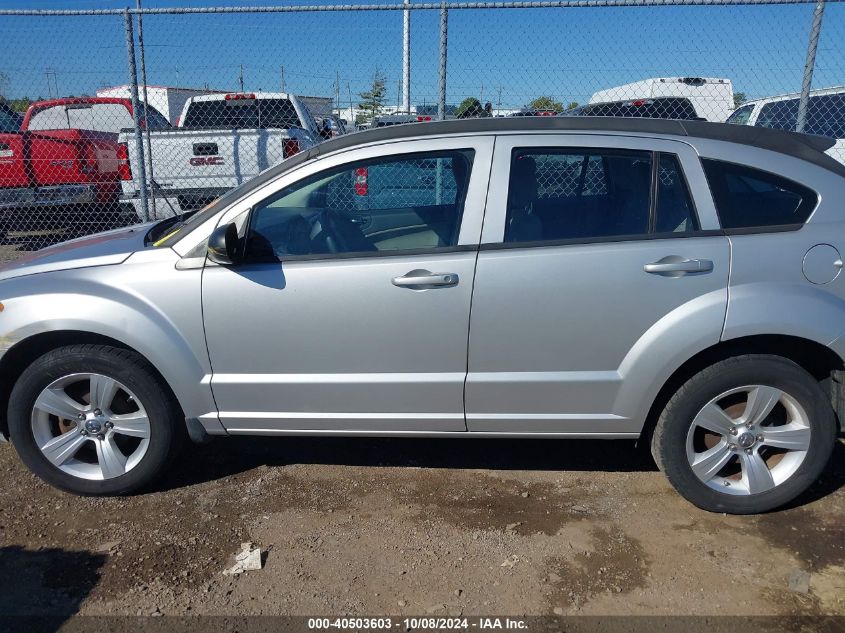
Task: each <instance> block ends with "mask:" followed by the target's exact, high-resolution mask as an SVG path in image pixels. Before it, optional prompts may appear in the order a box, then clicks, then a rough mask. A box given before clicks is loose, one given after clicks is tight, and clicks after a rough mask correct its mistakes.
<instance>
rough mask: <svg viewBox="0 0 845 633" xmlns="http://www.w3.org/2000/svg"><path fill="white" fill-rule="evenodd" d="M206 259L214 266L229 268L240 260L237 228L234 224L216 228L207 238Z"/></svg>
mask: <svg viewBox="0 0 845 633" xmlns="http://www.w3.org/2000/svg"><path fill="white" fill-rule="evenodd" d="M208 258H209V259H210V260H211V261H213V262H214V263H215V264H220V265H222V266H231V265H233V264H237V263H238V261H239V260H240V254H239V253H238V227H237V226H235V223H234V222H230V223H229V224H224V225H222V226H218V227H217V228H216V229H214V232H212V234H211V237H209V238H208Z"/></svg>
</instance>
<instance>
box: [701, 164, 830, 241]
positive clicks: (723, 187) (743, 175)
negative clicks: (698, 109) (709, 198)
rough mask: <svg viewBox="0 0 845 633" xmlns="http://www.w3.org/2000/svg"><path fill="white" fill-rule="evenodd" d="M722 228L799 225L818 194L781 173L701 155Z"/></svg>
mask: <svg viewBox="0 0 845 633" xmlns="http://www.w3.org/2000/svg"><path fill="white" fill-rule="evenodd" d="M701 162H702V164H703V165H704V172H705V174H706V175H707V182H708V184H709V185H710V191H711V192H712V194H713V200H714V202H715V203H716V211H717V213H718V214H719V222H720V223H721V225H722V228H723V229H741V228H762V229H765V228H766V227H774V226H788V225H796V227H797V226H800V225H802V224H804V222H806V221H807V218H809V217H810V214H811V213H812V212H813V209H815V208H816V203H817V202H818V194H816V192H814V191H813V190H811V189H808V188H807V187H805V186H804V185H799V184H798V183H797V182H793V181H791V180H789V179H787V178H784V177H783V176H778V175H776V174H772V173H769V172H765V171H762V170H760V169H754V168H752V167H746V166H744V165H737V164H735V163H728V162H725V161H720V160H712V159H702V161H701Z"/></svg>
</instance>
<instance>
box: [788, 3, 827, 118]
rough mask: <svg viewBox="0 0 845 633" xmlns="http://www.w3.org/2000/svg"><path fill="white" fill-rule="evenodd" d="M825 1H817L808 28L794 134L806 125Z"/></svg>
mask: <svg viewBox="0 0 845 633" xmlns="http://www.w3.org/2000/svg"><path fill="white" fill-rule="evenodd" d="M824 4H825V0H818V2H816V8H815V10H814V11H813V26H812V27H811V28H810V41H809V43H808V44H807V60H806V61H805V62H804V80H803V81H802V82H801V98H800V99H799V100H798V122H797V124H796V126H795V131H796V132H803V131H804V126H805V125H806V124H807V110H808V108H809V105H810V87H811V86H812V84H813V71H814V70H815V67H816V48H818V45H819V35H820V34H821V31H822V18H823V17H824Z"/></svg>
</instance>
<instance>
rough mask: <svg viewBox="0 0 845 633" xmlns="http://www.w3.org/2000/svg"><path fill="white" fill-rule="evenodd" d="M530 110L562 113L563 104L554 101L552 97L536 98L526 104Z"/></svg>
mask: <svg viewBox="0 0 845 633" xmlns="http://www.w3.org/2000/svg"><path fill="white" fill-rule="evenodd" d="M528 108H529V109H530V110H554V111H555V112H563V104H562V103H561V102H560V101H555V100H554V99H553V98H552V97H546V96H542V97H537V98H536V99H534V100H533V101H531V102H529V103H528Z"/></svg>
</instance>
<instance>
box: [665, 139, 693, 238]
mask: <svg viewBox="0 0 845 633" xmlns="http://www.w3.org/2000/svg"><path fill="white" fill-rule="evenodd" d="M697 229H698V221H697V219H696V214H695V209H694V207H693V204H692V197H691V196H690V193H689V188H688V187H687V182H686V179H685V178H684V174H683V171H681V166H680V164H679V163H678V157H677V156H673V155H672V154H660V162H659V163H658V170H657V201H656V204H655V214H654V232H655V233H689V232H691V231H695V230H697Z"/></svg>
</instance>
